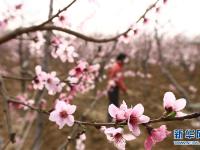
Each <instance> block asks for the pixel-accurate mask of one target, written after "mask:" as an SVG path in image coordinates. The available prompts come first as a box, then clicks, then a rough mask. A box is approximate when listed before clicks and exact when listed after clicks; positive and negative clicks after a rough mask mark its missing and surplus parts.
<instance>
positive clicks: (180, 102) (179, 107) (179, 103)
mask: <svg viewBox="0 0 200 150" xmlns="http://www.w3.org/2000/svg"><path fill="white" fill-rule="evenodd" d="M185 106H186V100H185V99H184V98H181V99H178V100H176V101H175V111H180V110H182V109H184V108H185Z"/></svg>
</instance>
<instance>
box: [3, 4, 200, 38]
mask: <svg viewBox="0 0 200 150" xmlns="http://www.w3.org/2000/svg"><path fill="white" fill-rule="evenodd" d="M54 1H55V3H54V7H55V8H54V10H55V11H56V10H57V9H59V8H63V7H64V6H66V5H67V4H68V3H69V2H70V1H71V0H54ZM88 1H96V3H89V2H88ZM154 1H155V0H77V2H76V3H75V4H74V5H73V6H72V7H71V8H70V9H69V10H68V12H67V14H68V20H69V21H70V22H71V24H72V28H73V29H74V30H79V31H81V32H83V33H94V32H96V33H103V34H116V32H122V31H124V30H126V29H127V28H128V27H129V26H130V24H133V23H134V22H135V21H136V20H137V18H138V17H139V16H140V15H141V14H142V13H143V12H144V11H145V9H146V8H147V7H148V6H149V5H150V4H151V3H153V2H154ZM16 3H24V13H25V14H26V21H25V23H26V24H29V23H37V22H40V21H42V20H44V19H45V18H46V17H47V14H48V3H49V0H0V11H2V10H3V9H5V8H6V7H7V6H8V5H12V4H16ZM160 6H161V11H160V13H159V14H156V13H155V11H154V10H153V11H151V12H150V13H149V14H148V15H147V17H149V18H150V22H149V24H148V25H146V27H140V25H139V28H141V29H144V28H152V26H153V20H155V18H157V19H158V20H159V22H160V23H161V24H162V25H163V26H164V27H165V28H166V30H167V31H170V32H171V33H181V32H183V33H184V34H187V35H198V34H200V19H199V14H200V0H168V3H167V4H166V5H164V6H163V5H161V4H160ZM84 20H86V21H84ZM169 21H170V23H168V22H169ZM80 26H81V28H80Z"/></svg>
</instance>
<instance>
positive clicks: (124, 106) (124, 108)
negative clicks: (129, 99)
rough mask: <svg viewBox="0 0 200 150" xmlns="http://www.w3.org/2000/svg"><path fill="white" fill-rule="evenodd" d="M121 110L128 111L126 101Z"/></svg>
mask: <svg viewBox="0 0 200 150" xmlns="http://www.w3.org/2000/svg"><path fill="white" fill-rule="evenodd" d="M120 109H121V110H127V109H128V108H127V105H126V102H125V101H123V102H122V104H121V105H120Z"/></svg>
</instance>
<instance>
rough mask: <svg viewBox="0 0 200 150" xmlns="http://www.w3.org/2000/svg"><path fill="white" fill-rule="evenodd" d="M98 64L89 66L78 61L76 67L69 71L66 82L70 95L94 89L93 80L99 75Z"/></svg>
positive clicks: (84, 62)
mask: <svg viewBox="0 0 200 150" xmlns="http://www.w3.org/2000/svg"><path fill="white" fill-rule="evenodd" d="M99 68H100V65H99V64H95V65H89V64H88V63H87V62H86V61H79V62H78V65H77V66H76V67H74V68H73V69H71V70H70V71H69V76H68V78H67V81H68V82H69V84H70V88H69V91H70V92H71V93H73V94H74V93H77V92H81V93H84V92H87V91H88V90H90V89H93V88H94V87H95V79H96V77H97V76H98V74H99Z"/></svg>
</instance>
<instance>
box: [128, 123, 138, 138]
mask: <svg viewBox="0 0 200 150" xmlns="http://www.w3.org/2000/svg"><path fill="white" fill-rule="evenodd" d="M128 128H129V130H130V131H131V132H132V133H133V135H135V136H139V135H140V128H139V126H138V125H132V124H130V123H128Z"/></svg>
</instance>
